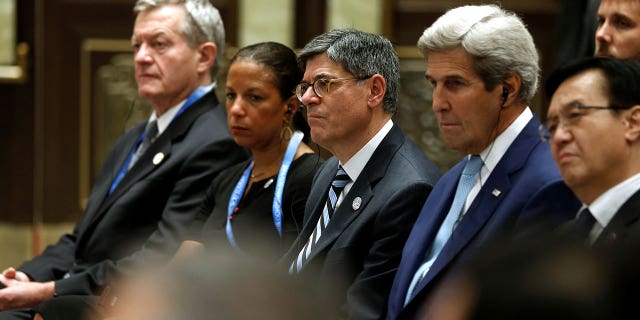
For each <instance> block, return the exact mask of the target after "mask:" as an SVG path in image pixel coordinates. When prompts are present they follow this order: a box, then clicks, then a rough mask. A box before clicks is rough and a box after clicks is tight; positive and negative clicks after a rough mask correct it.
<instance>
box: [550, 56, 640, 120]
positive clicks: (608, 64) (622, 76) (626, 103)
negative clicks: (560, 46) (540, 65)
mask: <svg viewBox="0 0 640 320" xmlns="http://www.w3.org/2000/svg"><path fill="white" fill-rule="evenodd" d="M590 69H596V70H600V71H602V73H603V74H604V77H605V79H606V82H605V83H603V84H602V89H603V91H604V92H605V94H607V95H608V96H609V103H610V104H611V105H616V106H620V107H624V108H629V107H631V106H634V105H638V104H640V90H638V84H639V83H640V62H638V61H632V60H618V59H613V58H606V57H588V58H583V59H580V60H576V61H573V62H570V63H569V64H567V65H565V66H563V67H561V68H559V69H557V70H556V71H554V72H553V73H552V74H551V76H550V77H549V80H547V83H546V86H545V92H546V94H547V97H549V99H551V97H552V96H553V94H554V93H555V92H556V90H558V87H559V86H560V84H562V83H563V82H564V81H565V80H567V79H568V78H570V77H573V76H574V75H577V74H579V73H582V72H584V71H587V70H590Z"/></svg>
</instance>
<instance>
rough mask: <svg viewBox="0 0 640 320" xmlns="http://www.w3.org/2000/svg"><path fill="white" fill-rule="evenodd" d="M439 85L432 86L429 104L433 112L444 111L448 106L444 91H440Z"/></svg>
mask: <svg viewBox="0 0 640 320" xmlns="http://www.w3.org/2000/svg"><path fill="white" fill-rule="evenodd" d="M440 87H441V86H434V87H433V92H432V95H431V97H432V100H433V101H432V104H431V108H432V109H433V111H434V112H441V111H445V110H447V109H448V108H449V104H448V102H447V99H446V97H445V94H444V92H442V90H441V89H440Z"/></svg>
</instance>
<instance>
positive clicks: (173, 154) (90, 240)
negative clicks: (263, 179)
mask: <svg viewBox="0 0 640 320" xmlns="http://www.w3.org/2000/svg"><path fill="white" fill-rule="evenodd" d="M169 2H170V1H150V0H140V1H138V2H137V3H136V7H135V12H136V13H137V18H136V22H135V27H134V31H133V36H132V45H133V49H134V56H135V57H134V59H135V68H136V81H137V83H138V93H139V95H140V96H141V97H142V98H144V99H146V100H147V101H149V103H150V104H151V106H152V107H153V111H154V112H153V114H152V115H151V117H150V118H149V120H148V121H147V122H146V123H143V124H140V125H138V126H136V127H134V128H133V129H132V130H130V131H129V132H127V133H126V134H125V135H124V136H123V137H122V138H120V140H119V141H118V142H117V143H116V145H115V147H114V148H113V150H112V151H111V152H110V153H109V155H108V156H107V158H106V160H105V163H104V166H103V168H102V170H101V172H100V174H99V175H98V177H97V179H96V181H95V184H94V186H93V189H92V192H91V195H90V198H89V202H88V204H87V207H86V209H85V212H84V215H83V217H82V218H81V220H80V221H79V222H78V223H77V225H76V227H75V228H74V230H73V233H71V234H67V235H64V236H63V237H62V238H60V240H59V241H58V243H56V244H54V245H51V246H49V247H48V248H47V249H46V250H45V251H44V252H43V253H42V254H41V255H39V256H37V257H35V258H34V259H33V260H31V261H28V262H26V263H24V264H23V265H22V266H21V267H19V268H18V269H17V270H16V269H14V268H8V269H6V270H5V271H4V272H3V274H2V275H1V276H0V282H2V284H3V285H4V286H6V288H4V289H1V290H0V310H10V309H17V308H26V309H22V310H16V311H10V312H0V319H29V318H30V317H31V314H32V311H31V310H29V308H32V307H34V306H36V305H38V304H39V303H41V302H43V301H47V300H49V299H51V298H53V297H54V296H64V295H90V294H97V293H99V292H100V291H101V290H102V289H103V288H104V287H105V286H107V285H108V284H110V283H111V282H112V281H113V280H114V279H115V278H117V277H118V276H120V275H122V274H125V273H126V272H127V271H128V270H130V269H131V268H133V267H137V266H139V265H141V264H144V263H157V262H161V261H164V260H166V259H167V258H169V257H170V256H172V254H173V252H174V251H175V250H176V249H177V246H178V245H179V244H180V242H181V241H182V240H183V237H184V236H185V235H186V233H187V231H188V230H189V228H190V225H191V222H192V220H193V218H194V216H195V214H196V212H197V207H198V206H199V205H200V203H201V202H202V200H203V197H204V191H205V190H206V187H207V185H208V184H209V183H210V182H211V180H212V178H213V177H214V176H215V175H216V174H217V173H218V172H219V171H221V170H222V169H224V168H226V167H228V166H230V165H232V164H234V163H237V162H238V161H240V160H241V159H244V158H245V157H246V154H245V152H244V151H243V150H242V149H241V148H239V147H238V146H237V145H236V144H235V143H234V142H233V139H232V138H231V136H230V134H229V133H228V129H227V124H226V115H225V112H224V109H223V108H221V107H220V106H219V105H218V104H219V103H218V100H217V99H216V97H215V95H214V93H213V90H212V89H213V84H212V75H211V72H210V70H211V68H212V67H214V66H215V65H216V63H217V62H216V61H217V57H219V56H220V52H221V51H222V45H223V43H224V29H223V25H222V20H221V18H220V15H219V13H218V11H217V10H216V9H215V8H214V7H213V6H212V5H211V4H210V3H209V1H206V0H188V1H185V2H184V3H177V4H172V3H169Z"/></svg>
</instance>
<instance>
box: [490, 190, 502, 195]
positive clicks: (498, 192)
mask: <svg viewBox="0 0 640 320" xmlns="http://www.w3.org/2000/svg"><path fill="white" fill-rule="evenodd" d="M500 193H502V191H500V190H498V189H493V191H491V194H492V195H493V196H494V197H498V196H499V195H500Z"/></svg>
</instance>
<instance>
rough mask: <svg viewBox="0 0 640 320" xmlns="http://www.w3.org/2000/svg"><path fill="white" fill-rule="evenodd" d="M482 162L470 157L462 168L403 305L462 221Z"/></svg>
mask: <svg viewBox="0 0 640 320" xmlns="http://www.w3.org/2000/svg"><path fill="white" fill-rule="evenodd" d="M483 164H484V162H483V161H482V158H480V156H479V155H472V156H471V158H470V159H469V161H467V164H466V165H465V166H464V169H463V170H462V175H461V176H460V180H459V181H458V188H457V189H456V194H455V196H454V198H453V202H452V203H451V207H450V208H449V213H447V216H446V217H445V219H444V222H442V225H440V229H439V230H438V233H437V234H436V238H435V240H433V244H432V245H431V249H430V250H429V254H427V256H426V259H425V262H424V263H423V264H422V265H421V266H420V267H419V268H418V270H417V271H416V273H415V274H414V276H413V279H412V280H411V283H410V284H409V288H408V290H407V295H406V297H405V302H404V303H405V305H406V304H407V303H408V302H409V300H410V299H411V296H412V295H413V291H414V289H415V288H416V286H417V285H418V284H419V283H420V281H422V279H424V277H425V276H426V275H427V272H428V271H429V268H431V265H432V264H433V262H434V261H435V260H436V258H437V257H438V254H440V251H441V250H442V248H443V247H444V245H445V243H447V241H448V240H449V238H450V237H451V234H452V233H453V229H455V227H456V226H457V225H458V222H460V220H461V219H462V214H463V210H462V209H463V208H464V203H465V202H466V201H467V197H468V196H469V192H471V189H472V188H473V185H474V184H475V181H476V179H475V177H476V174H478V172H479V171H480V168H482V165H483Z"/></svg>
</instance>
